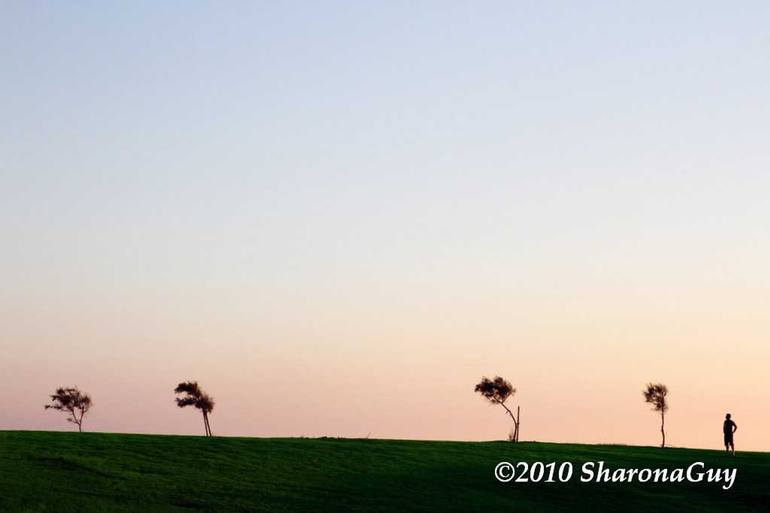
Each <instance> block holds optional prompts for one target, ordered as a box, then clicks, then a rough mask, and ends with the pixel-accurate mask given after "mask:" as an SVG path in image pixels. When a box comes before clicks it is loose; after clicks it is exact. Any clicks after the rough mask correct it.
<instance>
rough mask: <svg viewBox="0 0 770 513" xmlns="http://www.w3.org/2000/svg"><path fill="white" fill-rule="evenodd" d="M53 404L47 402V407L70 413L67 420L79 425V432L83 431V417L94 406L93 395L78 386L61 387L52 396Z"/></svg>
mask: <svg viewBox="0 0 770 513" xmlns="http://www.w3.org/2000/svg"><path fill="white" fill-rule="evenodd" d="M50 397H51V404H46V405H45V409H46V410H48V409H51V410H58V411H63V412H65V413H67V414H68V417H67V422H72V423H73V424H75V425H76V426H77V427H78V432H79V433H82V432H83V418H84V417H85V416H86V413H88V410H90V409H91V406H93V402H92V401H91V397H89V395H88V394H85V393H83V392H81V391H80V390H78V388H77V387H72V388H64V387H59V388H57V389H56V393H54V394H53V395H51V396H50Z"/></svg>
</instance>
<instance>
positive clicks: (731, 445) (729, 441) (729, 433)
mask: <svg viewBox="0 0 770 513" xmlns="http://www.w3.org/2000/svg"><path fill="white" fill-rule="evenodd" d="M731 417H732V415H730V414H729V413H728V414H727V415H725V422H724V424H723V425H722V432H723V433H724V435H725V451H727V452H732V453H733V454H735V442H734V441H733V433H735V432H736V431H738V424H736V423H735V422H733V420H732V418H731Z"/></svg>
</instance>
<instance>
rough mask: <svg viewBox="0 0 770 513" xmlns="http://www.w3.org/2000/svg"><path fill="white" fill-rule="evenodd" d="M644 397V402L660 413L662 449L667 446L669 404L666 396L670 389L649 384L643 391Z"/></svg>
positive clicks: (659, 384)
mask: <svg viewBox="0 0 770 513" xmlns="http://www.w3.org/2000/svg"><path fill="white" fill-rule="evenodd" d="M642 395H644V402H646V403H649V404H651V405H652V409H653V411H658V412H660V436H661V443H660V446H661V447H665V446H666V412H667V411H668V402H667V401H666V396H667V395H668V388H666V385H664V384H662V383H647V386H646V387H645V389H644V390H642Z"/></svg>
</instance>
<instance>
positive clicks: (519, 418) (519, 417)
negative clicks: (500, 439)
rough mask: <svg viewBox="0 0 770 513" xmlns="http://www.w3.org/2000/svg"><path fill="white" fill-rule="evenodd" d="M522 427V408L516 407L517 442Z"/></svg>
mask: <svg viewBox="0 0 770 513" xmlns="http://www.w3.org/2000/svg"><path fill="white" fill-rule="evenodd" d="M520 427H521V406H517V407H516V441H517V442H518V441H519V432H520V429H519V428H520Z"/></svg>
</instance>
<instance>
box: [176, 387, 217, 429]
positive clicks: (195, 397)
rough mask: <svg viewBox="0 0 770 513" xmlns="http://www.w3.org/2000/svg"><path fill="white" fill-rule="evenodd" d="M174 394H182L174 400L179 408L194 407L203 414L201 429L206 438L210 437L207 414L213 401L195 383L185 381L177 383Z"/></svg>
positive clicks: (211, 408)
mask: <svg viewBox="0 0 770 513" xmlns="http://www.w3.org/2000/svg"><path fill="white" fill-rule="evenodd" d="M174 393H177V394H184V395H183V396H182V397H177V398H176V405H177V406H179V407H180V408H184V407H185V406H194V407H195V408H197V409H199V410H200V411H201V413H202V414H203V427H204V429H205V430H206V436H212V434H211V425H210V424H209V414H210V413H211V411H212V410H213V409H214V399H213V398H212V397H211V396H209V395H208V394H207V393H205V392H204V391H203V390H202V389H201V387H200V386H199V385H198V382H197V381H185V382H183V383H179V384H178V385H177V386H176V388H175V389H174Z"/></svg>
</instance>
